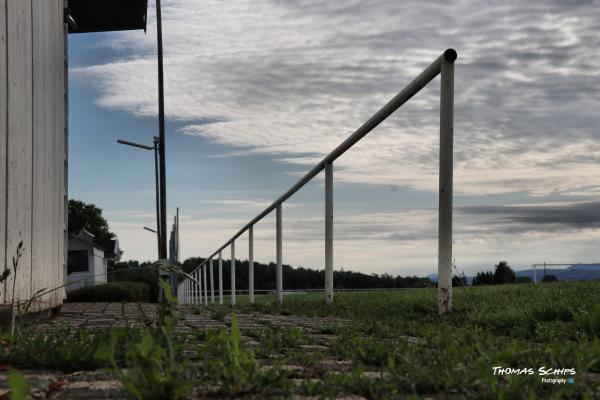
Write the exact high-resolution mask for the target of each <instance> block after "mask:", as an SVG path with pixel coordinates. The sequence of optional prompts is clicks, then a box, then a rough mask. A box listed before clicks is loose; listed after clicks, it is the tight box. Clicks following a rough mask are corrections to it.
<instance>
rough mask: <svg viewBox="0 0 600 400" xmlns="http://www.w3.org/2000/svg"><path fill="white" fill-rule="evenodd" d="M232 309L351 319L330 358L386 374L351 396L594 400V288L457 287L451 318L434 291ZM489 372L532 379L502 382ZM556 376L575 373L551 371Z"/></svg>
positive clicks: (598, 340)
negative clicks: (440, 311)
mask: <svg viewBox="0 0 600 400" xmlns="http://www.w3.org/2000/svg"><path fill="white" fill-rule="evenodd" d="M239 308H240V309H241V310H250V309H252V310H259V311H262V312H266V313H283V314H290V315H291V314H303V315H334V316H338V317H342V318H346V319H348V320H350V321H351V323H350V324H349V325H347V326H345V327H343V328H338V329H336V330H335V339H334V341H333V342H332V345H331V347H330V349H329V351H330V352H332V353H333V354H335V355H336V356H338V357H340V358H346V359H351V360H353V364H354V366H355V367H356V368H357V369H360V368H365V367H377V368H378V369H380V370H381V371H382V372H383V374H382V378H381V379H380V380H377V381H375V382H370V383H366V384H365V382H362V381H360V379H357V382H356V385H357V387H355V388H353V390H351V391H359V392H361V393H363V394H366V395H367V396H369V397H387V396H393V395H395V394H414V395H425V394H444V395H453V396H456V397H468V398H507V399H513V398H581V397H589V398H600V282H580V283H552V284H540V285H531V284H528V285H503V286H487V287H469V288H455V289H454V312H453V314H452V315H450V316H444V317H440V316H438V315H437V312H436V310H437V303H436V291H435V290H432V289H418V290H407V291H393V292H392V291H390V292H377V293H374V292H366V293H365V292H361V293H356V292H346V293H340V294H338V295H337V296H336V298H335V304H334V305H333V306H331V307H327V306H325V305H324V304H323V297H322V295H321V294H307V295H292V296H286V298H285V301H284V305H283V306H279V305H276V304H274V303H273V302H272V299H271V298H268V297H262V298H259V299H258V301H257V304H256V305H254V306H248V305H241V306H239ZM493 367H502V368H507V367H510V368H516V369H521V370H522V369H524V368H531V369H532V372H533V374H520V375H514V374H512V375H503V376H499V375H494V370H493ZM539 368H544V371H543V372H545V373H547V374H545V375H541V374H540V371H539V370H538V369H539ZM560 368H567V369H568V368H572V369H574V370H575V375H571V374H570V373H569V372H566V374H554V373H548V372H550V371H549V370H550V369H560ZM552 372H557V371H552ZM542 378H565V379H567V378H573V379H572V383H566V384H556V383H555V384H552V383H545V382H543V381H542ZM351 381H352V379H350V382H349V383H348V385H349V386H352V382H351Z"/></svg>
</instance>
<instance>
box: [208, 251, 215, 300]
mask: <svg viewBox="0 0 600 400" xmlns="http://www.w3.org/2000/svg"><path fill="white" fill-rule="evenodd" d="M208 265H209V268H210V302H211V304H215V280H214V279H213V269H214V268H213V259H212V258H211V259H210V260H209V261H208Z"/></svg>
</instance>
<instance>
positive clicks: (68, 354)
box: [0, 325, 141, 371]
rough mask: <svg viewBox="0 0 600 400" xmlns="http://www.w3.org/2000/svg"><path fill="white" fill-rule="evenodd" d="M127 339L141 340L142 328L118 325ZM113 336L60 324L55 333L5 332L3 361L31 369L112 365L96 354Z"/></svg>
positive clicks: (118, 354)
mask: <svg viewBox="0 0 600 400" xmlns="http://www.w3.org/2000/svg"><path fill="white" fill-rule="evenodd" d="M113 332H115V334H119V335H120V336H121V337H123V338H127V340H129V341H131V340H137V339H139V338H140V337H141V331H139V330H137V329H131V328H118V329H117V328H115V329H114V330H113ZM110 338H111V331H109V330H100V331H98V330H91V329H85V328H79V329H74V328H71V327H69V326H66V325H65V326H60V327H58V328H57V329H56V330H54V331H51V332H35V333H32V332H27V331H22V330H20V329H17V330H16V332H15V334H13V335H12V336H10V335H5V336H4V339H3V342H4V343H3V346H2V347H0V363H6V364H9V365H15V366H21V367H27V368H58V369H61V370H63V371H77V370H81V369H93V368H98V367H103V366H108V364H107V363H106V362H104V361H103V360H101V359H100V358H98V357H97V356H96V352H97V350H98V348H99V347H100V346H101V345H102V344H103V343H106V342H108V341H110ZM124 348H125V345H122V346H120V347H119V348H117V349H116V352H115V357H116V359H117V360H119V361H121V360H122V359H123V357H122V355H123V351H124Z"/></svg>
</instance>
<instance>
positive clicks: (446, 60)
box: [209, 49, 457, 314]
mask: <svg viewBox="0 0 600 400" xmlns="http://www.w3.org/2000/svg"><path fill="white" fill-rule="evenodd" d="M456 57H457V54H456V51H454V50H453V49H447V50H446V51H444V53H442V55H440V56H439V57H438V58H437V59H436V60H435V61H434V62H433V63H431V64H430V65H429V66H428V67H427V68H426V69H425V70H424V71H423V72H421V74H419V76H417V77H416V78H415V79H413V80H412V82H410V83H409V84H408V86H406V87H405V88H404V89H403V90H402V91H401V92H400V93H398V94H397V95H396V96H395V97H394V98H393V99H392V100H390V101H389V102H388V103H387V104H386V105H385V106H383V107H382V108H381V109H380V110H379V111H377V112H376V113H375V114H374V115H373V116H372V117H371V118H369V119H368V120H367V121H366V122H365V123H364V124H363V125H361V126H360V127H359V128H358V129H357V130H356V131H355V132H354V133H352V134H351V135H350V136H349V137H348V138H346V140H344V141H343V142H342V143H341V144H340V145H339V146H337V147H336V148H335V149H334V150H333V151H332V152H331V153H329V154H328V155H326V156H325V157H324V158H323V159H322V160H321V161H320V162H319V163H318V164H317V165H315V166H314V167H313V168H312V169H311V170H310V171H308V172H307V173H306V174H305V175H304V176H303V177H302V178H300V180H299V181H298V182H296V184H295V185H294V186H292V187H291V188H290V189H288V190H287V191H286V192H285V193H284V194H283V195H282V196H280V197H279V198H278V199H277V200H275V201H274V202H273V203H272V204H271V205H270V206H268V207H267V208H265V209H264V210H263V211H262V212H261V213H260V214H258V215H257V216H256V217H254V219H252V220H251V221H250V222H248V223H247V224H246V225H245V226H244V227H243V228H242V229H240V230H239V231H238V232H237V233H236V234H235V235H233V236H232V237H231V238H230V239H229V240H228V241H227V242H225V243H224V244H223V245H222V246H221V247H219V248H218V249H217V250H216V251H215V252H214V253H213V254H211V255H210V256H209V259H210V258H212V257H214V256H215V255H216V254H219V261H220V264H219V266H221V251H222V250H223V249H224V248H226V247H227V246H229V245H231V250H232V260H231V263H232V283H233V285H232V290H231V293H232V304H235V282H234V281H233V279H234V277H235V275H234V274H235V271H234V266H235V257H234V241H235V240H236V239H237V238H238V237H239V236H241V235H242V234H243V233H244V232H245V231H246V230H249V229H250V228H251V227H252V226H253V225H255V224H256V223H257V222H259V221H260V220H261V219H262V218H264V217H265V216H266V215H267V214H269V213H270V212H271V211H273V210H274V209H276V212H277V216H276V227H277V232H276V237H277V270H276V286H277V299H278V301H279V302H280V303H281V302H283V278H282V271H281V270H282V235H281V233H282V232H281V207H282V203H283V202H284V201H285V200H287V199H288V198H289V197H291V196H292V195H293V194H294V193H296V192H297V191H298V190H300V188H302V186H304V185H305V184H306V183H307V182H309V181H310V180H311V179H312V178H314V177H315V176H316V175H317V174H318V173H320V172H321V171H322V170H323V169H326V181H327V180H328V176H329V178H330V179H331V185H330V187H329V189H331V191H328V189H327V186H328V185H327V182H326V194H325V195H326V205H325V206H326V211H325V212H326V222H325V224H326V227H325V230H326V243H325V246H326V249H325V263H326V285H325V286H326V288H325V289H326V301H327V302H331V301H332V299H333V289H332V287H333V242H332V240H333V239H332V237H333V190H332V180H333V169H332V164H333V162H334V161H335V160H336V159H337V158H338V157H339V156H340V155H342V154H343V153H344V152H346V151H347V150H348V149H349V148H351V147H352V146H353V145H354V144H356V142H358V141H359V140H360V139H362V138H363V137H364V136H365V135H367V134H368V133H369V132H371V131H372V130H373V129H374V128H375V127H376V126H378V125H379V124H380V123H381V122H382V121H383V120H385V119H386V118H387V117H389V116H390V115H391V114H392V113H393V112H394V111H396V110H397V109H398V108H399V107H400V106H402V105H403V104H404V103H406V102H407V101H408V100H409V99H411V98H412V97H413V96H414V95H415V94H416V93H417V92H419V91H420V90H421V89H422V88H423V87H424V86H425V85H427V84H428V83H429V82H430V81H431V80H433V79H434V78H435V77H436V76H437V75H438V74H441V95H440V164H439V169H440V175H439V210H438V211H439V218H438V220H439V222H438V311H439V313H440V314H445V313H448V312H450V311H451V309H452V196H453V136H454V132H453V130H454V61H455V60H456ZM327 170H328V171H327ZM328 194H329V195H328ZM328 213H330V215H328ZM329 217H330V218H329ZM328 231H330V232H331V235H330V237H328V234H327V232H328ZM219 272H220V274H221V271H219ZM328 273H329V274H330V278H331V279H328V277H327V275H328ZM219 278H220V279H222V277H221V275H220V276H219ZM219 283H220V286H219V290H220V293H219V295H220V303H221V304H222V284H221V283H222V282H221V280H220V282H219ZM329 286H331V288H329ZM329 294H331V296H329Z"/></svg>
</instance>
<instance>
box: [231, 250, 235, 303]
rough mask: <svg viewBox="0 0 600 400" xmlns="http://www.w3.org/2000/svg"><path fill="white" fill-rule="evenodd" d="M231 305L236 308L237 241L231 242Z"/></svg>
mask: <svg viewBox="0 0 600 400" xmlns="http://www.w3.org/2000/svg"><path fill="white" fill-rule="evenodd" d="M231 305H232V306H235V240H232V241H231Z"/></svg>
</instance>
